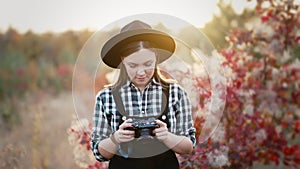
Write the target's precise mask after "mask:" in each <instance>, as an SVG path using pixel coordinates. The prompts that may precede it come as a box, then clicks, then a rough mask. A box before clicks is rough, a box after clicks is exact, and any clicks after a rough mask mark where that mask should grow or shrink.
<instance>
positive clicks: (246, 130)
mask: <svg viewBox="0 0 300 169" xmlns="http://www.w3.org/2000/svg"><path fill="white" fill-rule="evenodd" d="M254 12H255V16H254V17H252V18H251V20H247V21H245V23H244V26H243V27H238V28H235V29H232V30H231V31H230V33H229V34H228V35H227V37H226V40H227V41H228V43H229V44H230V47H228V48H226V49H222V50H220V51H219V53H220V54H221V55H222V57H223V59H224V60H223V62H222V66H223V67H224V70H225V75H226V77H227V89H226V90H227V95H226V106H225V109H224V112H223V117H222V119H221V122H220V124H219V126H218V128H217V130H216V131H215V132H214V134H213V136H212V137H210V138H209V139H208V140H207V141H206V142H204V143H201V144H200V143H199V144H197V146H196V147H195V151H194V152H193V154H192V155H181V156H178V157H179V159H180V162H181V168H185V169H195V168H203V169H206V168H231V169H233V168H236V169H240V168H252V167H254V168H256V167H257V166H260V165H274V166H284V167H286V168H298V167H299V166H300V144H299V143H300V61H299V59H300V11H299V4H296V2H294V1H293V0H288V1H280V0H257V1H256V7H255V8H254ZM249 25H250V26H249ZM196 87H199V86H196ZM200 97H201V99H200V101H201V102H200V103H199V104H203V100H205V99H208V98H209V97H210V91H204V92H203V91H202V92H200ZM200 106H203V105H200ZM194 120H195V127H196V128H197V136H199V135H200V133H201V128H202V127H203V125H202V124H203V123H204V121H205V119H203V118H201V117H196V118H195V119H194ZM73 132H74V131H73ZM79 140H81V141H79V144H82V145H84V146H86V147H88V146H87V144H88V141H87V140H86V137H85V133H84V134H83V135H82V136H81V137H80V139H79ZM89 168H101V165H100V164H99V163H95V164H92V165H89Z"/></svg>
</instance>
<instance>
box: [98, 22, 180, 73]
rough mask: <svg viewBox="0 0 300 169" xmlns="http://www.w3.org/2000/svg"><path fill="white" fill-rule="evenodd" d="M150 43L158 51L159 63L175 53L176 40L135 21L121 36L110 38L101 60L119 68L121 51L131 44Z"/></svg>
mask: <svg viewBox="0 0 300 169" xmlns="http://www.w3.org/2000/svg"><path fill="white" fill-rule="evenodd" d="M135 41H148V42H150V43H154V44H155V46H156V48H157V49H158V50H157V51H158V52H157V53H158V63H161V62H163V61H165V60H166V59H168V58H169V57H170V56H171V55H172V54H173V53H174V51H175V46H176V45H175V41H174V39H173V38H172V37H171V36H170V35H168V34H166V33H164V32H161V31H158V30H154V29H152V28H151V26H150V25H148V24H146V23H144V22H142V21H139V20H135V21H133V22H130V23H129V24H127V25H125V26H124V27H123V28H122V29H121V31H120V33H119V34H117V35H115V36H113V37H112V38H110V39H109V40H108V41H107V42H106V43H105V44H104V45H103V47H102V50H101V58H102V60H103V62H104V63H105V64H106V65H108V66H109V67H112V68H118V66H119V65H120V63H121V53H120V52H121V49H122V48H123V47H125V46H126V45H127V44H128V43H130V42H135Z"/></svg>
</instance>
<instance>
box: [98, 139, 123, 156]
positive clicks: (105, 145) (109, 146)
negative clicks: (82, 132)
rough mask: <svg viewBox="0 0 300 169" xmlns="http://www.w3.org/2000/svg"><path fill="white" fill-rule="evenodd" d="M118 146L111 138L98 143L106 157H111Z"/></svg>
mask: <svg viewBox="0 0 300 169" xmlns="http://www.w3.org/2000/svg"><path fill="white" fill-rule="evenodd" d="M117 149H118V146H117V145H116V144H115V143H113V142H112V140H111V139H110V138H107V139H104V140H102V141H101V142H100V143H99V145H98V150H99V153H100V154H101V155H102V156H103V157H104V158H106V159H111V158H112V157H113V156H114V155H115V153H116V151H117Z"/></svg>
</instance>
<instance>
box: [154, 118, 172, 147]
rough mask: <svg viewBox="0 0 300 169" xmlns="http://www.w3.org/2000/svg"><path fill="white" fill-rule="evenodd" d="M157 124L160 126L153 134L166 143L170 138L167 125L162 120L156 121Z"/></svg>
mask: <svg viewBox="0 0 300 169" xmlns="http://www.w3.org/2000/svg"><path fill="white" fill-rule="evenodd" d="M156 124H158V125H159V128H156V129H155V130H153V133H154V134H155V136H156V138H157V139H158V140H159V141H161V142H164V141H165V140H166V139H167V138H168V135H169V131H168V128H167V124H166V123H164V122H162V121H160V120H156Z"/></svg>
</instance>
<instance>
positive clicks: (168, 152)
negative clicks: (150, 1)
mask: <svg viewBox="0 0 300 169" xmlns="http://www.w3.org/2000/svg"><path fill="white" fill-rule="evenodd" d="M174 50H175V41H174V39H173V38H172V37H170V36H169V35H167V34H165V33H163V32H160V31H157V30H153V29H151V27H150V26H149V25H147V24H146V23H144V22H141V21H133V22H131V23H129V24H127V25H126V26H124V27H123V28H122V29H121V32H120V33H119V34H117V35H116V36H114V37H112V38H111V39H109V40H108V41H107V42H106V43H105V44H104V46H103V48H102V51H101V57H102V60H103V62H104V63H105V64H106V65H108V66H110V67H112V68H116V69H120V75H119V78H118V80H117V82H116V83H115V84H113V85H112V86H110V87H107V88H105V89H103V90H101V91H100V92H99V93H98V94H97V96H96V104H95V113H94V126H93V129H92V138H91V148H92V151H93V153H94V155H95V157H96V159H97V160H98V161H106V160H110V162H109V168H111V169H115V168H122V169H126V168H128V169H129V168H130V169H132V168H143V169H148V168H149V169H150V168H151V169H152V168H153V169H154V168H155V169H157V168H163V169H168V168H170V169H176V168H179V164H178V160H177V158H176V156H175V153H179V154H186V153H191V152H192V151H193V147H194V145H195V128H194V127H193V121H192V117H191V105H190V101H189V99H188V97H187V95H186V92H185V91H184V90H183V89H182V88H181V87H180V86H179V85H178V84H176V83H174V82H173V81H170V80H166V79H165V78H163V77H162V75H161V74H160V71H159V69H158V67H157V65H158V64H159V63H161V62H163V61H165V60H166V59H168V58H169V57H170V56H171V55H172V54H173V52H174ZM153 118H155V120H154V121H153ZM141 119H142V120H141ZM149 119H152V120H149ZM143 120H144V121H143ZM140 121H142V122H140ZM149 121H150V122H151V124H152V125H153V126H152V128H146V130H144V128H143V129H137V127H136V125H135V124H138V125H140V126H141V124H142V125H144V124H146V123H147V124H148V122H149ZM137 122H139V123H137ZM144 122H145V123H144ZM140 126H138V127H140ZM144 131H146V132H149V135H147V134H146V137H145V139H144V138H143V139H141V138H142V137H141V135H140V136H137V133H138V132H142V135H143V134H145V132H144ZM139 134H141V133H139Z"/></svg>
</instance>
